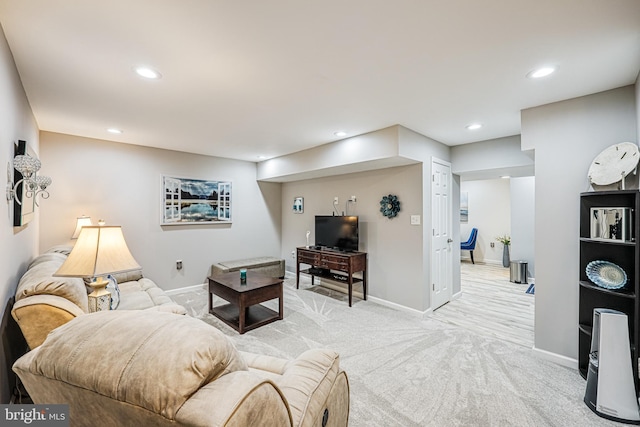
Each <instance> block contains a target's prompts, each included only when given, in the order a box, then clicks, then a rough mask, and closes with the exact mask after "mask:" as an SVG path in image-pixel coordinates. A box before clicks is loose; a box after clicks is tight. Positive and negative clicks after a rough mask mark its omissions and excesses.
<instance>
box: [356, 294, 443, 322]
mask: <svg viewBox="0 0 640 427" xmlns="http://www.w3.org/2000/svg"><path fill="white" fill-rule="evenodd" d="M367 301H371V302H373V303H375V304H378V305H383V306H385V307H389V308H393V309H394V310H398V311H402V312H404V313H408V314H411V315H412V316H416V317H420V318H423V317H428V316H430V315H431V313H432V310H431V308H428V309H427V310H425V311H420V310H416V309H415V308H411V307H407V306H404V305H400V304H396V303H395V302H391V301H387V300H384V299H382V298H376V297H372V296H369V297H368V298H367Z"/></svg>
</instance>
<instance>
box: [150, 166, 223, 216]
mask: <svg viewBox="0 0 640 427" xmlns="http://www.w3.org/2000/svg"><path fill="white" fill-rule="evenodd" d="M232 204H233V192H232V185H231V181H222V180H207V179H198V178H183V177H176V176H171V175H162V208H161V211H162V218H161V221H160V224H161V225H189V224H230V223H231V222H232Z"/></svg>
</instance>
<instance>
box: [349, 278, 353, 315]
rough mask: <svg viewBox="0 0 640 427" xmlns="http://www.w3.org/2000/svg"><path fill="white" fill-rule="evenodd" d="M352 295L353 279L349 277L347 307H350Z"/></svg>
mask: <svg viewBox="0 0 640 427" xmlns="http://www.w3.org/2000/svg"><path fill="white" fill-rule="evenodd" d="M352 295H353V279H352V278H351V275H349V307H351V296H352Z"/></svg>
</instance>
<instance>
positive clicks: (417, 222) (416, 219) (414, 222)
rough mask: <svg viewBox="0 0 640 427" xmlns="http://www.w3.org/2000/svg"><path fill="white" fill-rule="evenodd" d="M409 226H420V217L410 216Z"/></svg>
mask: <svg viewBox="0 0 640 427" xmlns="http://www.w3.org/2000/svg"><path fill="white" fill-rule="evenodd" d="M411 225H420V215H411Z"/></svg>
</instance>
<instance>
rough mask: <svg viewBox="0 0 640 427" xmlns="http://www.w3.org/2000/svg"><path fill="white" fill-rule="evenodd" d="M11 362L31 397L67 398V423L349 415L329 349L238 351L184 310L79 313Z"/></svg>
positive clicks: (335, 419)
mask: <svg viewBox="0 0 640 427" xmlns="http://www.w3.org/2000/svg"><path fill="white" fill-rule="evenodd" d="M123 336H126V339H123ZM13 369H14V371H15V372H16V373H17V374H18V376H19V377H20V378H21V380H22V382H23V383H24V385H25V387H26V389H27V391H28V392H29V395H30V396H31V397H32V399H33V400H34V402H35V403H48V404H55V403H67V404H69V405H70V421H71V425H74V426H95V425H100V426H124V425H132V426H133V425H137V426H152V425H153V426H229V427H231V426H234V427H241V426H242V427H245V426H261V427H271V426H273V427H285V426H296V427H298V426H301V427H306V426H314V427H315V426H317V427H321V426H326V427H344V426H346V425H347V423H348V417H349V383H348V380H347V376H346V374H345V372H344V371H342V370H341V369H340V364H339V357H338V354H337V353H335V352H333V351H329V350H320V349H313V350H308V351H306V352H304V353H303V354H301V355H300V356H299V357H297V358H296V359H294V360H284V359H279V358H275V357H269V356H264V355H257V354H250V353H243V352H239V351H237V350H236V348H235V347H234V345H233V343H232V342H231V341H230V340H229V338H227V337H226V336H225V335H224V334H223V333H222V332H220V331H219V330H217V329H216V328H214V327H213V326H211V325H208V324H207V323H205V322H202V321H200V320H198V319H194V318H191V317H189V316H174V315H170V314H168V313H161V312H143V311H119V310H116V311H104V312H99V313H92V314H89V315H86V316H79V317H77V318H75V319H73V320H72V321H70V322H68V323H67V324H65V325H63V326H61V327H59V328H57V329H55V330H54V331H52V332H51V334H49V336H48V338H47V339H46V340H45V342H44V343H43V344H42V345H40V346H39V347H37V348H35V349H34V350H32V351H30V352H29V353H27V354H26V355H24V356H23V357H21V358H20V359H19V360H18V361H17V362H16V363H15V364H14V367H13Z"/></svg>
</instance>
